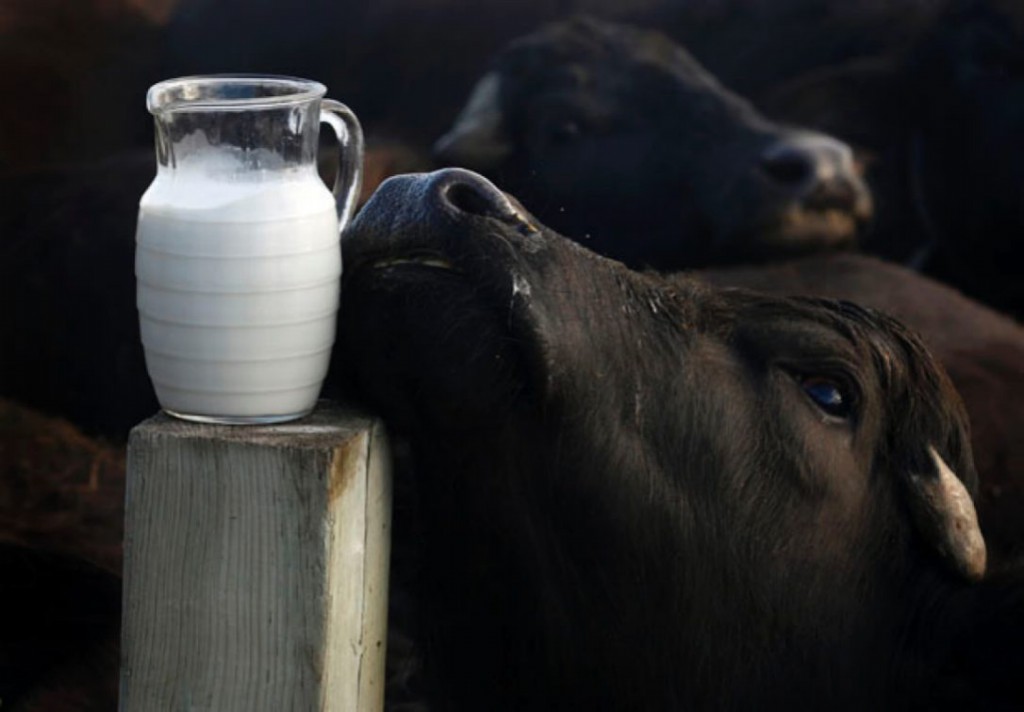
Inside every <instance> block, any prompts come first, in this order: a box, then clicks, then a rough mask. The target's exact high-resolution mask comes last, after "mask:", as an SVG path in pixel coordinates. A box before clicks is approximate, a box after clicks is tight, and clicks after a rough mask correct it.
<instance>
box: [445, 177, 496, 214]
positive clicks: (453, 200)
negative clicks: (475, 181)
mask: <svg viewBox="0 0 1024 712" xmlns="http://www.w3.org/2000/svg"><path fill="white" fill-rule="evenodd" d="M445 198H447V200H448V202H449V203H450V204H451V205H453V206H455V207H456V208H458V209H459V210H461V211H462V212H464V213H469V214H470V215H481V216H484V217H499V216H500V215H502V214H503V213H502V210H501V206H500V204H496V202H495V200H494V199H493V198H492V196H490V195H488V194H486V193H482V192H481V191H480V189H479V188H478V187H476V186H469V185H467V184H465V183H455V184H453V185H451V186H450V187H449V188H448V190H447V191H446V192H445Z"/></svg>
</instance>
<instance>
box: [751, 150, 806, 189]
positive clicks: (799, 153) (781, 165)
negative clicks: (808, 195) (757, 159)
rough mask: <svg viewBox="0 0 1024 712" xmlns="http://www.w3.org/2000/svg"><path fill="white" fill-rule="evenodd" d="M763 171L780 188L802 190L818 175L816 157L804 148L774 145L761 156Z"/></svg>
mask: <svg viewBox="0 0 1024 712" xmlns="http://www.w3.org/2000/svg"><path fill="white" fill-rule="evenodd" d="M761 170H762V171H764V172H765V174H766V175H768V177H769V178H771V179H772V181H773V182H775V183H778V184H779V185H780V186H783V187H787V188H793V189H801V188H804V187H806V186H807V185H808V183H809V182H811V181H813V180H814V177H815V174H816V173H817V170H816V166H815V156H814V155H813V154H811V153H809V152H808V151H806V150H805V149H803V148H802V147H799V146H792V145H787V144H783V143H781V142H779V143H775V144H772V145H771V146H769V147H768V149H767V150H766V151H765V152H764V153H763V154H761Z"/></svg>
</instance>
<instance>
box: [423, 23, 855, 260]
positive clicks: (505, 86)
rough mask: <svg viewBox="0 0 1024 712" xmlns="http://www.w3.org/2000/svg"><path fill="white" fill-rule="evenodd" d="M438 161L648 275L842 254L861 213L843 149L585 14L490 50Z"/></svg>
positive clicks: (657, 42) (666, 47) (659, 45)
mask: <svg viewBox="0 0 1024 712" xmlns="http://www.w3.org/2000/svg"><path fill="white" fill-rule="evenodd" d="M435 153H436V157H437V159H438V160H439V161H440V162H441V163H443V164H446V165H458V166H464V167H467V168H472V169H474V170H478V171H480V172H482V173H484V174H486V175H488V176H489V177H492V178H494V179H495V180H497V181H498V182H499V183H500V184H501V185H502V187H504V188H506V189H507V190H509V191H510V192H512V193H513V194H515V195H517V196H518V197H520V198H521V199H522V200H523V202H524V204H525V205H527V206H528V207H529V208H530V209H531V210H532V211H534V212H535V213H536V214H537V215H538V216H540V218H541V219H543V220H544V221H545V222H547V223H548V224H550V225H552V226H553V227H554V228H555V229H558V230H559V231H560V232H562V233H564V234H566V235H568V236H570V237H572V238H574V239H577V240H579V241H581V242H583V243H584V244H586V245H587V246H589V247H591V248H593V249H594V250H596V251H598V252H600V253H602V254H606V255H609V256H612V257H615V258H617V259H620V260H623V261H625V262H627V263H629V264H632V265H652V266H655V267H657V268H660V269H670V268H678V267H690V266H699V265H703V264H708V263H714V262H737V261H746V260H764V259H774V258H779V257H785V256H791V255H794V254H801V253H807V252H816V251H825V250H835V249H842V248H848V247H851V246H852V245H854V244H855V242H856V237H857V233H858V230H859V229H860V228H861V227H862V226H863V224H864V222H865V221H866V220H867V219H868V218H869V216H870V214H871V198H870V194H869V192H868V191H867V189H866V188H865V186H864V183H863V182H862V180H861V178H860V176H859V175H858V172H857V169H856V168H855V166H854V163H853V160H852V154H851V151H850V149H849V147H847V146H846V145H845V144H843V143H841V142H839V141H837V140H835V139H833V138H831V137H829V136H826V135H823V134H820V133H815V132H811V131H806V130H801V129H795V128H788V127H783V126H780V125H778V124H775V123H773V122H771V121H769V120H768V119H766V118H765V117H763V116H762V115H760V114H759V113H758V112H757V111H756V110H755V109H754V108H753V107H752V106H751V105H750V104H749V103H748V102H746V101H745V100H743V99H742V98H740V97H739V96H737V95H735V94H733V93H732V92H730V91H729V90H728V89H726V88H725V87H723V86H721V85H720V84H719V83H718V82H717V81H716V80H715V78H714V77H713V76H711V75H710V74H709V73H708V72H707V71H705V70H704V69H703V68H702V67H701V66H700V64H698V63H697V61H696V60H695V59H694V58H693V57H692V56H690V55H689V54H688V53H687V52H686V51H685V50H683V49H682V48H681V47H679V46H677V45H675V44H673V43H672V42H671V41H670V40H669V39H668V38H667V37H665V36H663V35H661V34H658V33H655V32H650V31H643V30H639V29H634V28H631V27H627V26H623V25H616V24H611V23H606V22H602V21H598V20H596V19H592V18H579V19H576V20H573V21H569V22H562V23H556V24H552V25H549V26H546V27H544V28H542V29H541V30H539V31H537V32H535V33H534V34H531V35H528V36H526V37H524V38H521V39H519V40H517V41H516V42H513V43H512V44H511V45H510V46H508V47H507V48H506V49H505V50H504V51H502V52H501V53H500V54H499V55H498V57H497V58H496V59H495V61H494V63H493V67H492V69H491V71H490V72H489V73H488V74H487V75H486V76H484V78H483V79H481V80H480V82H479V83H478V84H477V86H476V88H475V89H474V92H473V94H472V96H471V97H470V99H469V101H468V103H467V105H466V107H465V109H464V110H463V112H462V114H461V115H460V116H459V117H458V119H457V120H456V122H455V125H454V126H453V128H452V129H451V130H450V131H449V132H448V133H447V134H446V135H445V136H443V137H442V138H441V139H440V140H439V141H438V143H437V144H436V147H435Z"/></svg>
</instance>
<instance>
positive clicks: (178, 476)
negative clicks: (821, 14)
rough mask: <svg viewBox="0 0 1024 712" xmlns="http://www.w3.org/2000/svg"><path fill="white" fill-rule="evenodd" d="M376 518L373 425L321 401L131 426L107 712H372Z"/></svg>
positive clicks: (381, 529)
mask: <svg viewBox="0 0 1024 712" xmlns="http://www.w3.org/2000/svg"><path fill="white" fill-rule="evenodd" d="M390 507H391V482H390V461H389V456H388V450H387V444H386V440H385V435H384V430H383V426H382V425H381V424H380V422H379V421H376V420H373V419H371V418H369V417H367V416H365V415H362V414H359V413H356V412H353V411H351V410H346V409H343V408H340V407H338V406H335V405H332V404H330V403H327V402H321V403H320V405H319V407H318V408H317V410H316V411H315V412H314V413H313V414H312V415H311V416H309V417H307V418H304V419H302V420H300V421H296V422H294V423H288V424H283V425H275V426H220V425H196V424H192V423H187V422H184V421H181V420H176V419H174V418H170V417H168V416H165V415H157V416H155V417H154V418H151V419H150V420H147V421H146V422H144V423H142V424H141V425H139V426H138V427H136V428H135V429H134V430H133V431H132V433H131V437H130V440H129V445H128V486H127V499H126V515H125V519H126V521H125V589H124V614H123V630H122V652H121V702H120V709H121V710H122V712H160V711H162V710H174V711H178V710H181V711H183V712H185V711H193V710H195V711H199V710H202V711H204V712H206V711H209V712H235V711H236V710H237V711H238V712H243V711H244V712H253V711H256V710H267V711H268V712H270V711H273V712H283V711H285V710H295V711H297V712H306V711H307V710H309V711H313V710H325V711H326V710H330V711H335V710H336V711H338V712H353V711H359V712H363V711H365V712H379V711H380V710H381V709H383V699H384V655H385V633H386V614H387V575H388V555H389V548H390V540H389V535H390Z"/></svg>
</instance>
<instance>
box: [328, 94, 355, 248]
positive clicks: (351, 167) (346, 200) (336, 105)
mask: <svg viewBox="0 0 1024 712" xmlns="http://www.w3.org/2000/svg"><path fill="white" fill-rule="evenodd" d="M320 120H321V121H323V122H324V123H326V124H329V125H330V127H331V128H332V129H333V130H334V135H335V136H337V137H338V177H337V178H335V179H334V188H333V189H332V191H331V192H332V193H334V201H335V203H336V204H337V206H338V226H339V228H340V229H341V230H344V229H345V226H346V225H348V221H349V220H351V219H352V213H354V212H355V209H356V201H357V200H358V199H359V190H360V188H362V185H363V129H362V127H360V125H359V119H357V118H356V115H355V114H354V113H352V110H351V109H349V108H348V107H347V106H345V105H344V104H342V103H341V102H340V101H335V100H334V99H324V100H323V101H322V102H321V103H320Z"/></svg>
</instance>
